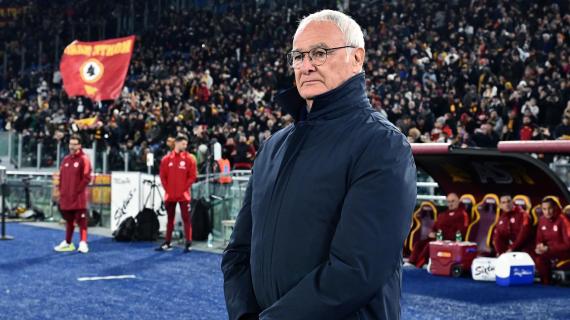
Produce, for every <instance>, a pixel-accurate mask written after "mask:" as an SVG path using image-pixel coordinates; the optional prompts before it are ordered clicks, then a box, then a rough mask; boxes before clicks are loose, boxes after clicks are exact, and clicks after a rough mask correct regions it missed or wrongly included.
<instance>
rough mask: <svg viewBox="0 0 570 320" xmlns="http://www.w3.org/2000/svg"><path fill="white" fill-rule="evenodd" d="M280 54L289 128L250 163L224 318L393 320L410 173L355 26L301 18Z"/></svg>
mask: <svg viewBox="0 0 570 320" xmlns="http://www.w3.org/2000/svg"><path fill="white" fill-rule="evenodd" d="M288 59H289V64H290V66H291V67H292V68H293V69H294V72H295V81H296V88H294V89H291V90H289V91H287V92H286V93H284V94H282V95H281V96H280V97H279V98H278V103H279V104H280V105H281V106H282V107H283V108H285V109H286V110H287V111H288V112H289V113H290V114H292V115H293V116H294V117H295V123H294V124H293V125H290V126H288V127H286V128H284V129H283V130H281V131H279V132H277V133H275V134H274V135H273V136H272V137H271V138H270V139H269V140H268V141H267V142H266V143H265V145H264V146H263V147H262V148H261V151H260V152H259V153H258V156H257V159H256V160H255V163H254V169H253V175H252V177H251V179H250V182H249V187H248V190H247V192H246V197H245V200H244V204H243V207H242V209H241V211H240V213H239V215H238V218H237V221H236V225H235V229H234V232H233V235H232V238H231V241H230V244H229V245H228V247H227V249H226V251H225V253H224V256H223V260H222V270H223V273H224V291H225V298H226V304H227V309H228V313H229V318H230V319H231V320H237V319H258V318H259V319H263V320H268V319H271V320H277V319H279V320H296V319H310V320H319V319H322V320H335V319H360V320H364V319H390V320H393V319H399V317H400V291H401V289H400V284H401V280H402V274H401V263H402V256H401V254H402V246H403V243H404V239H405V238H406V236H407V234H408V231H409V229H410V224H411V213H412V210H413V207H414V204H415V201H416V167H415V164H414V160H413V158H412V152H411V148H410V145H409V144H408V142H407V141H406V137H405V136H404V135H402V134H401V133H400V132H399V131H398V129H396V127H394V126H393V125H392V124H391V123H389V122H388V120H386V119H385V118H384V117H383V116H381V115H380V113H378V112H375V110H374V109H372V107H371V105H370V103H369V101H368V98H367V96H366V90H365V76H364V73H363V72H362V66H363V62H364V38H363V34H362V31H361V29H360V26H359V25H358V24H357V23H356V22H355V21H354V20H352V19H351V18H350V17H348V16H346V15H345V14H343V13H340V12H337V11H331V10H324V11H320V12H317V13H315V14H312V15H310V16H308V17H306V18H304V19H303V20H302V21H301V23H300V24H299V26H298V28H297V32H296V34H295V36H294V38H293V50H292V51H291V52H290V53H289V54H288Z"/></svg>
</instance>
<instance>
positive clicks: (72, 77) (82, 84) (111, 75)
mask: <svg viewBox="0 0 570 320" xmlns="http://www.w3.org/2000/svg"><path fill="white" fill-rule="evenodd" d="M134 43H135V36H129V37H124V38H116V39H109V40H104V41H96V42H82V41H77V40H75V41H73V42H72V43H71V44H70V45H68V46H67V47H66V48H65V50H64V51H63V57H62V58H61V63H60V65H59V69H60V71H61V77H62V79H63V86H64V88H65V92H66V93H67V95H69V96H71V97H73V96H85V97H89V98H91V100H95V101H101V100H114V99H116V98H117V97H118V96H119V95H120V94H121V90H122V89H123V84H124V82H125V77H126V75H127V71H128V70H129V63H130V61H131V56H132V54H133V47H134Z"/></svg>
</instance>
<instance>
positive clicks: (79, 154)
mask: <svg viewBox="0 0 570 320" xmlns="http://www.w3.org/2000/svg"><path fill="white" fill-rule="evenodd" d="M84 154H85V153H84V152H83V149H79V151H77V152H75V153H72V154H71V156H72V157H81V156H82V155H84Z"/></svg>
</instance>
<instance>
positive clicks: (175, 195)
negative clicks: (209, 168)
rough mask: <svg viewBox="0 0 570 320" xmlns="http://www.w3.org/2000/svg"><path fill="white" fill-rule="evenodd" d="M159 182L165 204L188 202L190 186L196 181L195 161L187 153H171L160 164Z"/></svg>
mask: <svg viewBox="0 0 570 320" xmlns="http://www.w3.org/2000/svg"><path fill="white" fill-rule="evenodd" d="M160 181H161V182H162V187H163V188H164V190H165V195H164V201H165V202H179V201H190V199H191V194H190V193H191V191H190V186H191V185H192V183H194V181H196V159H195V158H194V157H193V156H192V155H190V154H189V153H188V152H181V153H177V152H176V151H171V152H170V153H169V154H167V155H166V156H164V158H162V161H161V162H160Z"/></svg>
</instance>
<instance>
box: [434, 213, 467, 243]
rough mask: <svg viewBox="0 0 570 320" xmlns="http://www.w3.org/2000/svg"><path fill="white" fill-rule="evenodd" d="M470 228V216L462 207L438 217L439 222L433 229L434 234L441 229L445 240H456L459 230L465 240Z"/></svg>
mask: <svg viewBox="0 0 570 320" xmlns="http://www.w3.org/2000/svg"><path fill="white" fill-rule="evenodd" d="M468 226H469V215H467V212H465V209H464V208H463V207H462V206H460V207H459V208H457V209H455V210H447V211H444V212H442V213H440V214H439V215H438V216H437V221H436V222H435V223H434V225H433V227H432V231H433V232H437V230H439V229H441V231H442V233H443V239H444V240H455V233H456V232H457V230H459V231H461V236H462V237H463V239H465V233H466V232H467V227H468Z"/></svg>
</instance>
